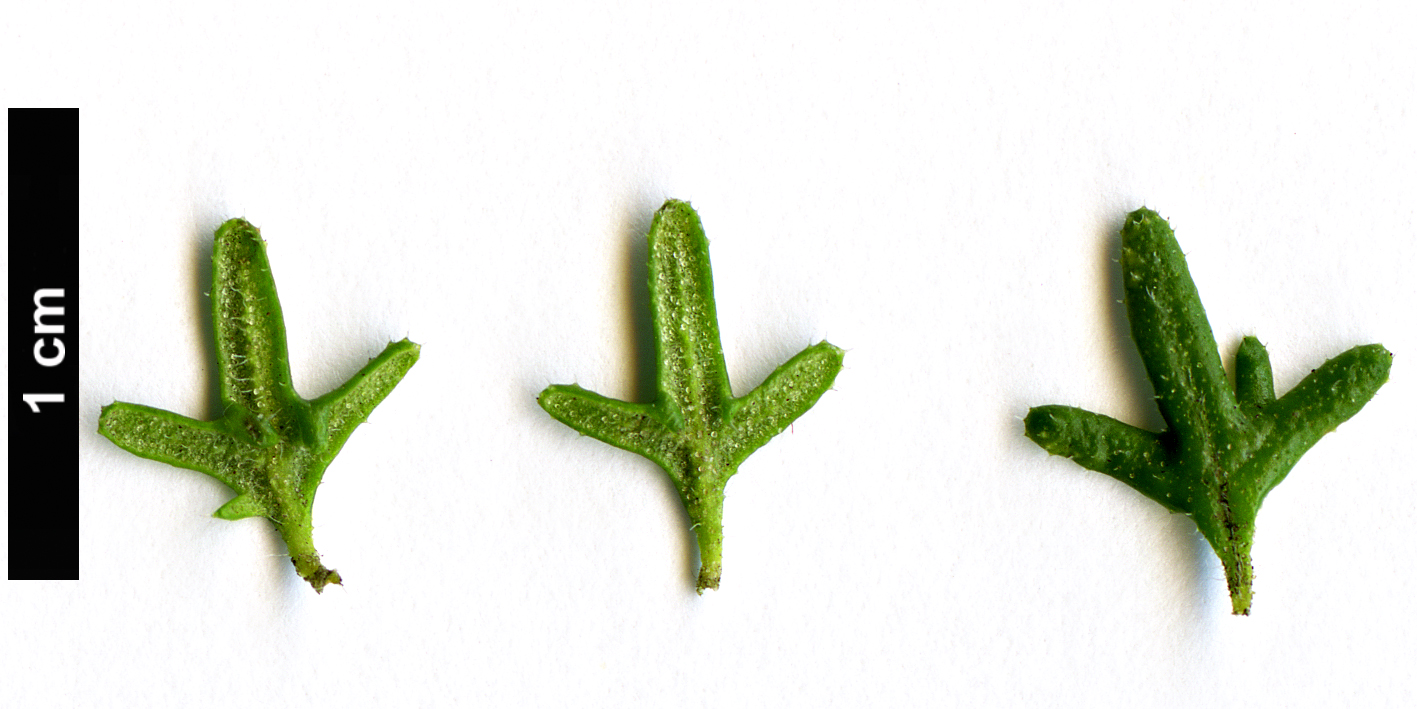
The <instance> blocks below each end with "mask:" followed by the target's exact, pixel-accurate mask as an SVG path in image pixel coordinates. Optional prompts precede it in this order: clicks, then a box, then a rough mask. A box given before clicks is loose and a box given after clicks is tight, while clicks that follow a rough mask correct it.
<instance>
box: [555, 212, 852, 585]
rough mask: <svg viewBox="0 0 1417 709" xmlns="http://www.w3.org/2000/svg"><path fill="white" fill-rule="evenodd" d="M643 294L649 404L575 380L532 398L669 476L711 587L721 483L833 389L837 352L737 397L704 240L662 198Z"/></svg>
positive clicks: (818, 350) (821, 351)
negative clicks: (651, 387) (652, 396)
mask: <svg viewBox="0 0 1417 709" xmlns="http://www.w3.org/2000/svg"><path fill="white" fill-rule="evenodd" d="M649 294H650V310H651V313H652V319H653V321H654V333H655V350H656V361H657V365H658V387H657V388H658V398H657V399H656V400H655V401H654V403H651V404H631V403H628V402H624V401H618V400H616V399H610V398H607V397H604V396H601V395H599V394H596V393H595V392H591V391H587V390H585V389H582V388H581V387H579V386H576V385H555V386H550V387H547V388H546V390H545V391H543V392H542V393H541V396H540V397H538V399H537V401H538V402H539V403H540V404H541V407H542V408H543V409H546V412H547V413H549V414H551V415H552V416H554V417H555V418H556V419H557V420H558V421H560V422H562V423H564V424H566V425H567V426H570V427H571V428H574V429H576V430H577V431H580V432H581V433H583V434H585V435H587V436H591V437H593V438H597V439H599V440H601V441H604V442H606V443H609V444H610V445H612V446H616V447H618V448H623V449H625V450H627V451H630V452H632V453H638V454H640V455H642V456H644V457H646V458H649V459H650V460H652V461H654V462H655V463H657V464H658V465H659V467H661V468H663V469H664V471H665V472H666V473H668V474H669V478H670V480H672V481H673V483H674V486H675V489H677V490H678V491H679V496H680V498H681V499H682V500H683V502H684V507H685V508H686V509H687V510H688V513H689V519H690V521H691V522H692V523H693V530H694V532H695V535H696V536H697V537H698V542H699V560H700V571H699V579H698V591H699V592H700V593H703V590H704V589H706V588H718V582H719V578H720V576H721V574H722V558H723V491H724V486H725V485H727V483H728V479H729V478H730V477H732V476H733V474H734V473H736V472H738V466H739V465H740V464H741V463H742V462H743V461H744V460H745V459H746V458H747V457H748V456H749V455H750V454H751V453H752V452H753V451H755V450H757V449H758V448H760V447H762V446H763V444H765V443H767V442H768V441H769V440H770V439H771V438H772V437H773V436H775V435H777V434H778V433H781V432H782V431H783V430H784V429H786V428H787V426H788V424H791V423H792V422H793V421H794V420H796V419H797V417H798V416H801V415H802V414H804V413H806V411H807V409H810V408H811V407H812V405H813V404H815V403H817V399H819V398H821V396H822V394H824V393H826V391H827V389H829V388H831V385H832V382H833V381H834V380H835V379H836V375H837V372H839V371H840V370H841V364H842V358H843V356H844V353H843V352H842V350H841V349H839V348H837V347H835V346H833V345H831V344H830V343H827V342H820V343H818V344H816V345H813V346H811V347H808V348H807V349H805V350H803V351H802V352H800V353H798V354H797V356H795V357H793V358H792V359H790V360H788V361H787V363H786V364H784V365H782V366H781V367H779V368H778V369H777V371H775V372H773V373H772V375H771V376H769V377H768V378H767V380H766V381H764V382H763V383H762V384H761V385H759V386H758V388H756V389H754V390H753V391H752V392H750V393H748V395H746V396H743V397H741V398H734V397H733V393H732V390H731V389H730V388H729V383H728V371H727V368H726V367H725V365H724V361H723V348H722V345H721V344H720V339H719V334H718V314H717V311H716V310H715V308H714V300H713V273H712V270H711V269H710V268H709V258H708V240H707V239H706V238H705V237H704V230H703V226H702V225H701V224H700V223H699V215H698V214H696V213H695V212H694V210H693V208H691V207H690V206H689V203H688V202H680V201H676V200H669V201H668V202H665V203H664V206H663V207H661V208H660V209H659V211H658V212H656V213H655V215H654V221H653V223H652V224H651V225H650V229H649Z"/></svg>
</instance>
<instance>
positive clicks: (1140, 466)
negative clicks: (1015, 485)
mask: <svg viewBox="0 0 1417 709" xmlns="http://www.w3.org/2000/svg"><path fill="white" fill-rule="evenodd" d="M1121 265H1122V288H1123V293H1124V301H1125V303H1126V308H1127V317H1128V319H1129V320H1130V321H1131V326H1132V339H1133V340H1135V341H1136V345H1137V349H1138V350H1139V351H1140V354H1141V360H1142V364H1143V365H1145V367H1146V371H1147V374H1148V376H1149V377H1150V378H1151V383H1152V387H1153V388H1154V389H1155V392H1156V403H1157V405H1158V406H1159V407H1160V409H1161V417H1162V419H1164V420H1165V422H1166V430H1165V431H1163V432H1161V433H1152V432H1150V431H1145V430H1142V429H1139V428H1136V427H1134V426H1129V425H1127V424H1125V423H1122V422H1120V421H1118V420H1116V419H1113V418H1109V417H1107V416H1103V415H1101V414H1095V413H1092V412H1090V411H1084V410H1082V409H1076V408H1072V407H1069V406H1040V407H1037V408H1034V409H1031V410H1030V411H1029V412H1028V417H1027V418H1026V419H1025V420H1024V431H1025V433H1026V434H1027V435H1028V437H1029V438H1030V439H1032V440H1033V441H1034V442H1035V443H1037V444H1038V445H1040V446H1042V447H1043V448H1044V449H1046V450H1047V451H1048V452H1049V453H1053V454H1056V455H1062V456H1067V457H1069V458H1072V459H1073V461H1075V462H1076V463H1078V464H1079V465H1081V466H1083V467H1085V468H1088V469H1089V470H1095V471H1097V472H1100V473H1105V474H1107V475H1110V476H1112V477H1114V478H1116V479H1118V480H1120V481H1122V482H1124V483H1126V484H1128V485H1130V486H1132V487H1133V488H1135V489H1136V490H1137V491H1138V492H1140V493H1142V494H1143V495H1146V496H1147V497H1149V498H1151V499H1153V500H1156V501H1157V502H1159V503H1161V504H1162V505H1164V506H1165V507H1166V508H1167V509H1169V510H1171V511H1172V512H1181V513H1184V514H1186V515H1188V516H1190V517H1191V519H1193V520H1195V523H1196V527H1197V528H1199V529H1200V532H1201V534H1202V535H1204V536H1205V538H1206V540H1208V541H1209V542H1210V545H1211V547H1212V548H1214V549H1215V552H1216V554H1217V555H1219V556H1220V561H1221V564H1222V565H1223V566H1224V567H1225V578H1226V581H1227V583H1228V585H1229V587H1230V600H1231V607H1232V609H1233V611H1234V613H1235V614H1237V615H1248V614H1249V612H1250V599H1251V588H1250V587H1251V582H1252V580H1253V577H1254V573H1253V570H1252V568H1251V566H1250V548H1251V545H1252V544H1253V541H1254V533H1255V515H1256V514H1257V513H1258V512H1259V509H1260V503H1261V502H1262V501H1263V500H1264V497H1265V495H1267V494H1268V493H1269V491H1270V490H1272V489H1274V486H1275V485H1278V484H1279V482H1280V481H1281V480H1283V479H1284V476H1285V475H1288V474H1289V470H1290V469H1291V468H1293V467H1294V464H1295V463H1297V462H1298V461H1299V457H1300V456H1301V455H1303V454H1304V452H1305V451H1307V450H1308V449H1309V448H1310V447H1311V446H1313V445H1314V444H1315V443H1316V442H1318V440H1319V438H1321V437H1322V436H1323V435H1324V434H1326V433H1328V432H1329V431H1332V430H1334V429H1335V428H1337V427H1338V425H1339V424H1340V423H1343V422H1344V421H1347V420H1348V419H1349V418H1350V417H1351V416H1353V415H1354V414H1356V413H1358V410H1359V409H1361V408H1363V405H1364V404H1366V403H1368V400H1369V399H1371V398H1372V397H1373V395H1374V394H1375V393H1377V390H1378V387H1380V386H1382V384H1383V383H1384V382H1386V381H1387V378H1388V371H1389V369H1390V368H1391V367H1392V353H1390V352H1388V351H1387V350H1386V349H1383V347H1382V346H1381V345H1364V346H1360V347H1354V348H1353V349H1350V350H1348V351H1347V352H1344V353H1343V354H1341V355H1339V356H1337V357H1334V358H1333V359H1331V360H1329V361H1328V362H1325V363H1324V365H1323V366H1321V367H1319V368H1318V369H1316V370H1314V371H1313V373H1311V374H1310V375H1309V376H1308V377H1305V378H1304V380H1303V381H1301V382H1300V383H1299V385H1298V386H1296V387H1294V389H1293V390H1292V391H1290V392H1289V393H1288V394H1285V395H1284V396H1283V397H1281V398H1278V399H1276V398H1275V395H1274V378H1273V374H1272V373H1271V370H1270V363H1269V354H1268V353H1267V352H1266V351H1265V348H1264V345H1262V344H1260V341H1259V340H1257V339H1255V338H1254V337H1246V338H1245V339H1244V341H1243V342H1242V343H1241V344H1240V350H1239V353H1238V354H1237V355H1236V357H1235V387H1234V388H1233V389H1232V388H1231V386H1230V384H1229V382H1228V380H1227V379H1226V377H1225V370H1224V369H1223V368H1221V365H1220V354H1219V352H1218V350H1217V348H1216V345H1215V336H1214V335H1212V334H1211V330H1210V323H1209V321H1208V320H1207V319H1206V316H1205V309H1204V308H1203V307H1201V301H1200V295H1199V294H1198V293H1197V292H1196V286H1195V283H1194V282H1193V281H1192V280H1191V274H1190V271H1189V270H1188V269H1187V268H1186V258H1185V256H1183V255H1182V254H1181V248H1180V246H1179V245H1177V243H1176V237H1175V236H1174V235H1173V234H1172V232H1171V227H1170V225H1168V224H1167V223H1166V220H1164V219H1162V218H1161V217H1160V216H1159V215H1158V214H1157V213H1156V212H1153V211H1151V210H1149V209H1145V208H1143V209H1138V210H1137V211H1135V212H1132V213H1131V214H1130V215H1128V217H1127V221H1126V224H1125V225H1124V226H1123V227H1122V258H1121Z"/></svg>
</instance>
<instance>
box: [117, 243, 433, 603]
mask: <svg viewBox="0 0 1417 709" xmlns="http://www.w3.org/2000/svg"><path fill="white" fill-rule="evenodd" d="M212 326H213V328H214V329H215V331H216V351H217V368H218V376H219V378H220V380H221V401H222V408H223V410H224V411H225V414H224V415H223V416H222V417H221V418H219V419H217V420H215V421H197V420H194V419H190V418H187V417H186V416H181V415H179V414H175V413H172V412H170V411H163V410H161V409H154V408H151V407H148V406H141V405H138V404H127V403H123V402H115V403H113V404H109V405H108V406H105V407H103V413H102V415H101V416H100V417H99V423H98V430H99V433H102V434H103V435H105V436H107V437H108V438H109V440H111V441H113V442H114V443H116V444H117V445H118V446H119V447H121V448H123V449H125V450H127V451H129V452H132V453H134V454H136V455H139V456H142V457H144V458H150V459H152V460H157V461H161V462H164V463H168V464H170V465H175V466H177V467H179V468H188V469H190V470H196V471H198V472H201V473H206V474H207V475H210V476H212V477H214V478H216V479H217V480H220V481H222V482H223V483H226V485H227V486H228V487H230V488H231V489H233V490H235V491H236V493H237V494H236V497H234V498H232V499H231V500H230V501H229V502H227V503H226V504H225V505H222V506H221V508H220V509H218V510H217V511H216V516H217V517H221V518H222V519H228V520H237V519H241V518H243V517H267V518H269V519H270V520H271V521H272V522H274V523H275V525H276V528H277V529H278V530H279V531H280V534H281V537H283V538H284V539H285V543H286V546H287V548H288V549H289V551H290V557H291V562H292V563H293V564H294V565H295V569H296V571H297V572H299V574H300V576H301V577H302V578H304V579H305V580H306V581H309V582H310V585H311V586H313V587H314V588H315V590H316V591H322V590H323V589H324V587H325V586H326V585H327V584H331V583H340V576H339V573H338V572H336V571H335V570H333V569H327V568H325V567H324V565H323V564H321V563H320V555H319V554H318V553H316V551H315V543H314V540H313V538H312V531H311V530H312V527H311V518H310V516H311V508H312V507H313V505H314V503H315V490H316V488H317V487H319V485H320V478H321V477H322V476H323V475H324V473H325V467H326V466H328V465H329V464H330V461H331V460H334V457H335V455H336V454H337V453H339V450H340V448H341V447H342V446H344V442H345V440H346V439H348V438H349V434H350V433H352V432H353V431H354V427H355V426H358V425H359V424H361V423H363V422H364V421H365V419H367V418H368V416H369V413H370V412H371V411H373V410H374V407H375V406H377V405H378V404H379V402H380V401H383V399H384V397H385V396H388V394H389V392H390V391H392V390H393V388H394V385H396V384H398V383H399V380H401V379H403V376H404V374H405V373H407V372H408V370H409V368H410V367H412V366H413V363H414V362H416V361H418V353H419V348H418V345H416V344H414V343H412V342H409V341H408V340H406V339H405V340H403V341H402V342H395V343H391V344H390V345H389V346H388V347H387V348H386V349H385V350H384V352H383V353H382V354H380V355H379V356H378V357H375V358H374V359H373V360H371V361H370V362H369V364H368V365H366V366H365V367H364V369H362V370H360V371H359V373H358V374H356V375H354V377H353V378H352V379H350V380H349V381H348V382H345V384H344V385H343V386H341V387H340V388H338V389H336V390H334V391H332V392H330V393H328V394H326V395H324V396H322V397H320V398H318V399H315V400H313V401H308V400H306V399H302V398H301V397H300V395H299V394H296V393H295V388H294V387H293V386H292V385H291V380H290V364H289V361H288V358H287V354H286V343H285V319H284V318H283V317H282V316H281V310H280V300H279V299H278V298H277V297H276V288H275V281H274V280H273V279H272V277H271V267H270V264H269V262H268V261H267V260H266V244H265V242H264V241H262V240H261V233H260V231H259V230H257V229H256V228H255V227H254V226H251V224H249V223H247V222H246V221H245V220H242V219H232V220H230V221H228V222H226V223H225V224H222V225H221V227H220V228H219V229H217V232H216V241H215V244H214V245H213V247H212Z"/></svg>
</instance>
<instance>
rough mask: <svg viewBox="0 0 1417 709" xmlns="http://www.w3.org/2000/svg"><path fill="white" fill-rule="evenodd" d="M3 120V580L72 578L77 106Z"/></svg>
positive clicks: (15, 113) (75, 556)
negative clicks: (6, 487)
mask: <svg viewBox="0 0 1417 709" xmlns="http://www.w3.org/2000/svg"><path fill="white" fill-rule="evenodd" d="M9 119H10V131H9V132H10V194H9V199H10V223H9V233H8V234H7V236H8V238H9V243H10V319H9V330H10V430H9V432H8V434H9V443H10V460H9V477H10V511H9V514H10V520H9V521H10V540H9V542H10V543H9V547H10V568H9V577H10V579H12V580H18V579H56V580H58V579H74V580H77V579H78V578H79V447H78V421H79V109H77V108H48V109H38V108H11V109H10V111H9Z"/></svg>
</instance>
